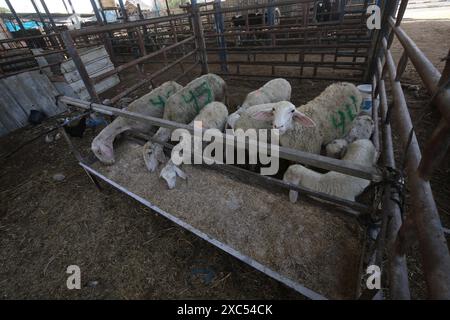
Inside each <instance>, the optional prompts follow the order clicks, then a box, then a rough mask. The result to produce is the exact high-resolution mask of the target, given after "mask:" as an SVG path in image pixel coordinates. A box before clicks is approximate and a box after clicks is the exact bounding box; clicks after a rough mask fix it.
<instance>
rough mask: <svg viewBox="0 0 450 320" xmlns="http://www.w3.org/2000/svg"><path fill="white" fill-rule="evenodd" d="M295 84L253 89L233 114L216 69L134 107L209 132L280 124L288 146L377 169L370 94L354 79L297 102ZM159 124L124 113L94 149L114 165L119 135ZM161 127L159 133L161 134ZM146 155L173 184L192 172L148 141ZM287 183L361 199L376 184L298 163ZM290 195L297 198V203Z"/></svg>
mask: <svg viewBox="0 0 450 320" xmlns="http://www.w3.org/2000/svg"><path fill="white" fill-rule="evenodd" d="M291 91H292V89H291V85H290V84H289V82H288V81H286V80H285V79H274V80H271V81H269V82H267V83H266V84H265V85H264V86H263V87H261V88H259V89H258V90H255V91H253V92H250V93H249V94H248V95H247V97H246V98H245V100H244V101H243V103H242V104H241V106H240V107H239V108H238V110H237V111H236V112H235V113H232V114H230V115H229V113H228V109H227V106H226V105H225V103H226V83H225V81H224V80H223V79H222V78H220V77H219V76H217V75H215V74H206V75H203V76H201V77H199V78H197V79H195V80H193V81H191V82H190V83H188V84H187V85H186V86H185V87H182V86H181V85H179V84H178V83H176V82H173V81H169V82H165V83H164V84H162V85H161V86H160V87H158V88H156V89H153V90H152V91H151V92H150V93H148V94H146V95H144V96H142V97H141V98H139V99H137V100H135V101H134V102H132V103H131V104H130V105H129V106H128V107H127V110H129V111H133V112H137V113H140V114H143V115H147V116H152V117H158V118H163V119H166V120H170V121H175V122H178V123H182V124H189V125H191V126H192V125H193V123H194V121H202V123H203V124H202V126H203V127H202V128H203V129H211V128H215V129H219V130H220V131H222V132H223V131H225V129H226V128H227V127H228V128H231V129H233V130H237V129H243V130H247V129H272V128H274V129H278V134H279V141H280V145H281V146H283V147H288V148H292V149H298V150H302V151H306V152H310V153H315V154H320V153H321V151H322V149H323V148H324V149H325V150H326V155H327V156H329V157H334V158H339V159H344V160H347V161H352V162H354V163H357V164H361V165H366V166H371V165H374V164H375V163H376V160H377V152H376V150H375V147H374V145H373V144H372V142H371V141H370V137H371V136H372V134H373V130H374V123H373V121H372V118H371V116H369V115H366V114H363V113H361V110H360V107H361V103H362V96H361V93H360V92H359V91H358V89H357V88H356V87H355V86H354V85H353V84H350V83H335V84H332V85H330V86H329V87H328V88H326V89H325V90H324V91H323V92H322V93H321V94H320V95H319V96H318V97H316V98H315V99H313V100H312V101H310V102H308V103H307V104H305V105H303V106H300V107H298V108H297V107H296V106H294V105H293V104H292V103H291V102H289V101H290V99H291ZM154 129H155V128H153V126H152V125H149V124H147V123H145V122H139V121H134V120H130V119H126V118H122V117H118V118H116V119H115V120H114V121H113V122H112V123H111V124H109V125H108V126H107V127H105V128H104V129H103V131H101V132H100V134H99V135H98V136H97V137H95V139H94V140H93V142H92V151H93V152H94V154H95V155H96V156H97V158H98V159H99V160H100V161H101V162H103V163H105V164H113V163H114V148H113V142H114V139H115V138H116V137H117V136H118V135H119V134H120V133H122V132H124V131H127V130H133V131H137V132H141V133H147V134H148V133H150V132H152V130H154ZM153 132H154V131H153ZM171 132H172V130H171V129H168V128H164V127H160V128H159V129H158V130H157V131H156V133H155V134H154V135H153V138H154V140H156V141H159V142H167V141H169V140H170V137H171ZM143 158H144V162H145V164H146V167H147V168H148V170H149V171H150V172H155V171H156V170H157V168H158V166H159V164H160V163H165V166H164V167H163V168H162V170H161V173H160V176H161V177H162V178H164V179H165V180H166V182H167V184H168V186H169V188H174V187H175V185H176V179H177V177H181V178H183V179H186V175H185V174H184V172H183V171H182V170H181V169H180V168H179V167H177V166H176V165H175V164H174V163H173V162H172V161H171V160H169V161H167V159H166V157H165V155H164V152H163V146H162V145H160V144H159V143H153V142H151V141H149V142H147V143H146V144H145V145H144V147H143ZM284 181H286V182H289V183H292V184H295V185H299V186H302V187H305V188H308V189H311V190H314V191H318V192H322V193H327V194H329V195H333V196H337V197H340V198H343V199H346V200H350V201H354V200H355V197H356V196H358V195H359V194H361V193H362V192H363V191H364V189H365V188H367V187H368V185H369V183H370V182H369V181H367V180H364V179H360V178H356V177H352V176H348V175H345V174H341V173H337V172H328V173H319V172H316V171H314V170H312V169H309V168H306V167H304V166H302V165H298V164H293V165H291V166H290V167H289V168H288V169H287V171H286V172H285V173H284ZM297 197H298V195H297V193H296V192H295V191H291V192H290V200H291V201H292V202H295V201H296V200H297Z"/></svg>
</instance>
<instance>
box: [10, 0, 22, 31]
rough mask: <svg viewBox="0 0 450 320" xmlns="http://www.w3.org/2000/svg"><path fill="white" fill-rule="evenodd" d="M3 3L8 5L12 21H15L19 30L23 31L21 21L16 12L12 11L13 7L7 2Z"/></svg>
mask: <svg viewBox="0 0 450 320" xmlns="http://www.w3.org/2000/svg"><path fill="white" fill-rule="evenodd" d="M5 2H6V4H7V5H8V8H9V11H11V13H12V15H13V16H14V19H15V20H16V21H17V24H18V25H19V27H20V29H21V30H25V27H24V26H23V24H22V20H20V18H19V16H18V15H17V13H16V10H14V7H13V6H12V5H11V2H10V1H9V0H5Z"/></svg>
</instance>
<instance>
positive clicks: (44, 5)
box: [41, 0, 56, 31]
mask: <svg viewBox="0 0 450 320" xmlns="http://www.w3.org/2000/svg"><path fill="white" fill-rule="evenodd" d="M41 5H42V8H44V11H45V14H46V15H47V18H48V20H49V21H50V24H51V26H52V28H53V31H56V24H55V20H53V17H52V14H51V13H50V11H49V10H48V7H47V4H46V3H45V0H41Z"/></svg>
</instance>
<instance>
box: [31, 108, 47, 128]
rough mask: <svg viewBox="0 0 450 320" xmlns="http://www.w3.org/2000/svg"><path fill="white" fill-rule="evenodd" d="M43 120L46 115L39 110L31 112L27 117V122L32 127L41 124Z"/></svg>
mask: <svg viewBox="0 0 450 320" xmlns="http://www.w3.org/2000/svg"><path fill="white" fill-rule="evenodd" d="M45 119H47V115H46V114H45V113H44V112H42V111H39V110H31V111H30V115H29V116H28V122H30V123H31V124H34V125H37V124H41V123H42V121H44V120H45Z"/></svg>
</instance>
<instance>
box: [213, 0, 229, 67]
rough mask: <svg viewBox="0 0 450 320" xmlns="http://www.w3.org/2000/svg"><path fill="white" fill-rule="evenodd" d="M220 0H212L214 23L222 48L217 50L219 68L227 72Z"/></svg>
mask: <svg viewBox="0 0 450 320" xmlns="http://www.w3.org/2000/svg"><path fill="white" fill-rule="evenodd" d="M220 1H221V0H214V25H215V27H216V33H218V34H219V36H218V37H217V40H218V42H219V47H220V48H221V49H222V50H220V52H219V58H220V68H221V70H222V71H223V72H228V65H227V43H226V41H225V36H224V32H225V27H224V23H223V14H222V11H221V5H220Z"/></svg>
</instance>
